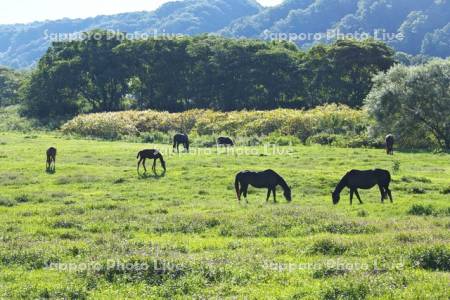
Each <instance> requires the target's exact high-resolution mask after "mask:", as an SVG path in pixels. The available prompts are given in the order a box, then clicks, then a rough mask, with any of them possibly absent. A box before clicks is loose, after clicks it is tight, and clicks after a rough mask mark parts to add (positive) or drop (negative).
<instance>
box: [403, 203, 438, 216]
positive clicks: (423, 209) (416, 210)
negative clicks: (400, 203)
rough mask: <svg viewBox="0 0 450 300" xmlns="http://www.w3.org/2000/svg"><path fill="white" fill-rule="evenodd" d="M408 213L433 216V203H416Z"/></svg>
mask: <svg viewBox="0 0 450 300" xmlns="http://www.w3.org/2000/svg"><path fill="white" fill-rule="evenodd" d="M408 214H410V215H414V216H431V215H432V214H434V208H433V206H431V205H428V206H425V205H422V204H414V205H413V206H412V207H411V208H410V209H409V211H408Z"/></svg>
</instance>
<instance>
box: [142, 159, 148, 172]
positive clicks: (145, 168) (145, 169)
mask: <svg viewBox="0 0 450 300" xmlns="http://www.w3.org/2000/svg"><path fill="white" fill-rule="evenodd" d="M145 161H146V158H144V161H143V162H142V165H143V166H144V171H145V173H147V167H146V166H145Z"/></svg>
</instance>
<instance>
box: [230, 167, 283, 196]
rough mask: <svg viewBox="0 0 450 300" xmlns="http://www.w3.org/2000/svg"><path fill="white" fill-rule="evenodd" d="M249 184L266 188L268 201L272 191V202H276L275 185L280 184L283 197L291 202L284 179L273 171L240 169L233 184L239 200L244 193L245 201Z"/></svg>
mask: <svg viewBox="0 0 450 300" xmlns="http://www.w3.org/2000/svg"><path fill="white" fill-rule="evenodd" d="M249 185H251V186H253V187H255V188H267V189H268V191H267V199H266V202H267V201H269V198H270V193H273V202H274V203H276V202H277V200H276V195H275V193H276V187H277V185H280V186H281V187H282V188H283V190H284V197H285V198H286V200H287V201H288V202H291V200H292V197H291V188H290V187H289V186H288V185H287V183H286V181H285V180H284V179H283V177H281V176H280V175H278V174H277V173H276V172H275V171H272V170H266V171H263V172H251V171H242V172H239V173H238V174H237V175H236V179H235V182H234V186H235V189H236V195H237V198H238V200H239V201H241V195H242V194H244V198H245V201H246V202H248V201H247V190H248V186H249Z"/></svg>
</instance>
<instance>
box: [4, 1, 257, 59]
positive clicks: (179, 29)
mask: <svg viewBox="0 0 450 300" xmlns="http://www.w3.org/2000/svg"><path fill="white" fill-rule="evenodd" d="M261 9H262V6H260V5H259V4H258V3H257V2H256V1H254V0H185V1H175V2H169V3H166V4H164V5H162V6H161V7H160V8H159V9H157V10H155V11H153V12H134V13H125V14H118V15H112V16H98V17H95V18H88V19H75V20H72V19H62V20H58V21H45V22H35V23H31V24H17V25H0V65H5V66H9V67H13V68H27V67H30V66H32V65H33V64H34V63H35V62H36V61H37V60H38V59H39V58H40V57H41V56H42V55H43V54H44V53H45V51H46V50H47V49H48V47H49V45H50V38H53V37H55V34H57V33H58V34H62V33H73V32H85V31H88V30H91V29H95V28H102V29H110V30H119V31H123V32H129V33H134V32H141V33H150V34H154V33H155V32H157V33H159V34H169V33H174V34H178V33H179V34H188V35H194V34H200V33H209V32H216V31H218V30H220V29H222V28H223V27H225V26H227V25H229V24H230V23H231V22H232V21H234V20H236V19H238V18H241V17H243V16H248V15H253V14H257V13H258V12H259V11H260V10H261Z"/></svg>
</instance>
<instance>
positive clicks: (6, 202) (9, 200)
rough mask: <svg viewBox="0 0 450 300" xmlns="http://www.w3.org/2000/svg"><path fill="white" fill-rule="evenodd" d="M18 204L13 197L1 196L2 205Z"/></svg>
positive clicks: (0, 204)
mask: <svg viewBox="0 0 450 300" xmlns="http://www.w3.org/2000/svg"><path fill="white" fill-rule="evenodd" d="M14 205H16V202H15V201H13V200H11V199H6V198H0V206H6V207H12V206H14Z"/></svg>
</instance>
